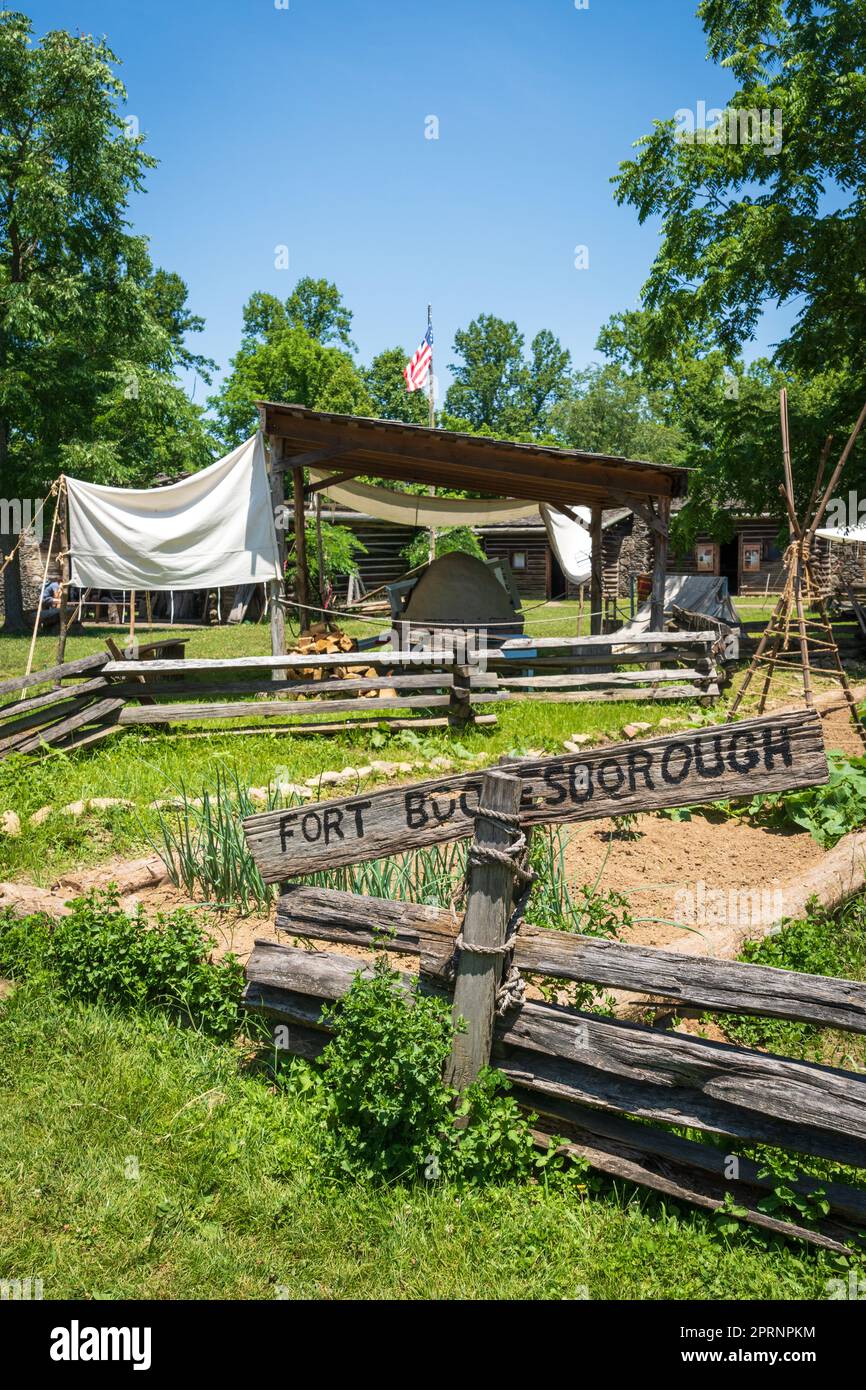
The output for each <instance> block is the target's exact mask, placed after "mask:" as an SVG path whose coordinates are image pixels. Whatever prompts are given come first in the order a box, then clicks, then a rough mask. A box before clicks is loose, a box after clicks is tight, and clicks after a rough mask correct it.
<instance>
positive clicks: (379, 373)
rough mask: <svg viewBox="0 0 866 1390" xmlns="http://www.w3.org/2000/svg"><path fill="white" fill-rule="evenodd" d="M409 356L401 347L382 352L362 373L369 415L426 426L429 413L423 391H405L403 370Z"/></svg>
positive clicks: (386, 349)
mask: <svg viewBox="0 0 866 1390" xmlns="http://www.w3.org/2000/svg"><path fill="white" fill-rule="evenodd" d="M408 361H409V355H408V354H407V353H405V352H404V351H403V349H402V348H401V347H395V348H385V350H384V352H380V353H378V354H377V355H376V356H375V357H374V358H373V360H372V362H371V363H370V365H369V367H367V368H366V370H365V371H364V381H365V383H366V386H367V391H368V393H369V396H370V403H371V408H372V411H373V414H374V415H375V416H376V417H377V418H378V419H380V420H403V421H404V422H405V423H406V424H407V425H426V424H428V423H429V420H430V409H429V406H428V403H427V399H428V398H427V395H426V393H425V392H424V391H407V390H406V379H405V377H404V376H403V368H404V367H405V365H406V363H407V362H408Z"/></svg>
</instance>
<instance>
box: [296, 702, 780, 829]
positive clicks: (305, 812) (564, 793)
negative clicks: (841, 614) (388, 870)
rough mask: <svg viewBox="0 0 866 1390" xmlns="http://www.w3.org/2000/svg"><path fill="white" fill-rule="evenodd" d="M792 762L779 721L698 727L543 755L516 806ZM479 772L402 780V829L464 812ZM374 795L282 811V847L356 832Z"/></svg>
mask: <svg viewBox="0 0 866 1390" xmlns="http://www.w3.org/2000/svg"><path fill="white" fill-rule="evenodd" d="M792 762H793V755H792V751H791V738H790V732H789V730H788V729H787V728H764V729H762V730H760V731H755V730H749V729H743V730H739V729H737V727H736V725H733V726H732V727H731V729H730V731H727V730H726V731H724V732H722V733H717V734H715V735H714V736H713V737H712V738H711V739H710V740H707V739H706V737H704V738H703V739H702V738H701V737H700V736H699V735H694V736H692V737H690V738H679V739H676V740H673V741H671V742H669V743H667V744H666V745H665V746H664V747H660V748H651V747H643V746H638V747H630V748H627V749H625V750H623V751H617V752H614V753H612V754H611V755H610V756H608V757H603V758H602V759H601V760H600V761H598V762H595V763H588V762H568V761H566V760H559V759H551V761H550V763H549V764H548V765H547V766H546V767H544V768H543V769H542V771H541V772H540V774H539V775H538V776H527V775H526V773H525V772H523V770H522V769H521V776H522V777H523V780H524V788H523V795H522V798H521V809H522V811H523V812H524V813H525V817H524V818H525V819H526V820H527V821H531V822H535V823H541V822H544V821H556V820H558V819H560V818H561V817H562V813H563V811H566V813H567V810H568V808H573V807H579V806H586V805H587V803H589V802H592V801H593V799H595V801H596V802H608V801H610V800H614V801H616V800H617V799H620V798H623V797H627V796H630V795H635V794H637V793H640V792H641V791H646V792H648V793H650V794H652V793H655V792H657V791H659V790H660V789H662V788H664V789H667V788H677V787H679V786H681V785H682V784H683V783H684V782H685V781H686V780H687V779H691V778H697V779H699V780H700V781H703V782H706V781H715V780H716V779H717V778H719V777H722V776H723V775H724V774H725V773H726V772H730V773H734V774H737V775H738V776H748V775H749V774H757V775H758V777H760V774H761V773H762V772H771V771H773V770H774V769H776V768H778V767H785V768H787V767H790V766H791V765H792ZM480 790H481V779H480V778H461V779H459V782H455V785H454V787H453V788H451V787H449V786H448V785H447V784H446V785H442V784H440V783H437V784H435V786H434V787H433V788H432V789H428V788H426V787H424V786H423V785H421V786H417V787H407V788H406V789H405V791H404V792H403V793H402V808H403V812H402V820H403V822H404V824H405V828H406V830H408V831H413V830H423V829H425V828H426V827H427V826H430V825H432V824H435V825H440V826H444V825H447V824H448V823H449V822H450V821H452V820H454V818H455V817H458V818H460V819H466V820H469V819H471V818H472V816H473V814H474V812H475V809H476V807H477V805H478V796H479V793H480ZM373 805H374V803H373V801H372V800H371V799H370V798H367V799H364V798H357V799H354V800H349V801H346V802H344V803H342V804H340V805H326V806H323V807H321V808H319V807H308V808H306V809H299V810H297V811H287V812H285V813H284V814H283V815H282V816H281V817H280V823H279V826H280V843H281V848H282V849H283V851H286V850H287V849H288V848H289V845H290V842H291V841H292V840H295V839H297V838H300V839H301V840H302V841H304V842H306V844H309V845H312V844H319V843H321V844H323V845H326V846H327V845H331V844H333V843H335V842H337V841H345V840H346V838H347V836H348V837H350V838H355V839H357V840H363V839H364V837H365V835H366V833H367V828H368V827H367V824H366V821H365V813H366V812H367V811H369V809H370V808H371V806H373ZM597 814H598V815H599V816H604V815H610V814H616V811H615V808H614V809H611V808H610V807H609V806H607V805H605V806H600V807H599V809H598V811H597Z"/></svg>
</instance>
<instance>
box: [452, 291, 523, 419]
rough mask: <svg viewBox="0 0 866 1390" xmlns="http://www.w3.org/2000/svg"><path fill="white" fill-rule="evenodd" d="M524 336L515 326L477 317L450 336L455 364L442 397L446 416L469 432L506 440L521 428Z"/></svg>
mask: <svg viewBox="0 0 866 1390" xmlns="http://www.w3.org/2000/svg"><path fill="white" fill-rule="evenodd" d="M523 345H524V337H523V334H522V333H521V332H520V331H519V329H518V327H517V324H516V323H514V322H513V320H512V321H510V322H506V321H505V320H504V319H499V318H496V317H495V316H494V315H493V314H479V316H478V318H477V319H473V320H472V322H471V323H470V324H469V327H468V328H458V330H457V332H456V333H455V334H454V352H455V353H456V354H457V356H458V359H459V360H458V361H457V362H453V363H452V364H451V372H452V376H453V383H452V385H451V386H450V387H449V388H448V392H447V395H446V397H445V409H446V411H447V412H448V414H449V415H451V416H455V417H457V418H458V419H460V420H466V421H467V422H468V423H469V425H470V426H471V427H472V428H473V429H478V430H490V431H491V432H492V433H494V434H501V435H508V434H511V433H513V432H515V431H516V432H520V431H521V430H523V429H524V427H525V424H526V420H525V401H524V399H523V391H524V384H525V367H524V362H523Z"/></svg>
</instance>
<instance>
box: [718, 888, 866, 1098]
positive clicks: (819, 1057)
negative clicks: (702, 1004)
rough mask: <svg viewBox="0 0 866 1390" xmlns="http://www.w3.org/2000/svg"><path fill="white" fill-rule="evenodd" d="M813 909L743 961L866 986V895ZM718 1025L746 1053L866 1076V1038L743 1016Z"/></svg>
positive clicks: (753, 947)
mask: <svg viewBox="0 0 866 1390" xmlns="http://www.w3.org/2000/svg"><path fill="white" fill-rule="evenodd" d="M809 909H810V910H809V912H808V913H807V915H806V916H805V917H803V918H800V919H799V920H797V921H790V922H786V923H785V925H784V926H783V927H782V929H781V930H780V931H779V932H777V933H775V934H774V935H773V936H767V937H764V938H763V940H760V941H754V942H748V943H747V944H746V946H745V948H744V951H743V953H742V955H741V957H740V959H741V960H744V961H747V962H749V963H751V964H753V965H771V966H774V967H775V968H777V969H781V970H800V971H804V972H805V973H806V974H809V975H827V976H831V977H834V978H837V979H847V980H866V895H863V894H859V895H857V896H855V897H853V898H850V899H849V900H848V902H847V903H845V904H843V906H842V907H841V908H837V909H836V910H834V911H832V912H831V911H829V910H828V909H826V908H824V907H821V906H820V904H818V903H817V902H812V903H810V905H809ZM717 1021H718V1022H719V1023H720V1024H721V1026H722V1027H723V1028H724V1029H725V1031H726V1033H727V1034H728V1035H729V1037H730V1038H731V1039H732V1041H734V1042H738V1043H741V1044H743V1045H744V1046H746V1047H758V1048H763V1049H764V1050H765V1051H767V1052H775V1053H780V1054H782V1055H783V1056H785V1057H796V1058H802V1059H803V1060H805V1061H812V1062H823V1063H827V1064H828V1065H831V1066H837V1067H845V1068H847V1069H849V1070H852V1071H864V1072H866V1037H864V1036H863V1035H862V1034H860V1033H846V1032H841V1031H838V1030H834V1029H828V1028H813V1027H811V1026H810V1025H809V1024H807V1023H794V1022H790V1021H789V1020H787V1019H779V1018H752V1017H746V1016H744V1015H734V1016H733V1017H728V1018H727V1019H722V1018H719V1019H718V1020H717Z"/></svg>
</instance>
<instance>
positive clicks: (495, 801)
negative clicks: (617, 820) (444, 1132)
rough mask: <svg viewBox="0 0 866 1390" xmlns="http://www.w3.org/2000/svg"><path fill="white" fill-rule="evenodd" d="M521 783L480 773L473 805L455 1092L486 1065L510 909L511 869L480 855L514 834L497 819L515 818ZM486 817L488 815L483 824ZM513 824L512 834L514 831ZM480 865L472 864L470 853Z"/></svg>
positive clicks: (450, 1072) (448, 1072)
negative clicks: (461, 1022) (461, 1025)
mask: <svg viewBox="0 0 866 1390" xmlns="http://www.w3.org/2000/svg"><path fill="white" fill-rule="evenodd" d="M521 787H522V784H521V781H520V778H519V777H514V776H512V775H511V774H510V773H507V772H497V771H490V772H485V774H484V779H483V781H482V783H481V795H480V797H479V802H478V819H477V820H476V822H475V838H474V840H473V842H472V847H471V849H470V852H469V853H470V867H469V876H468V884H469V886H468V895H467V900H466V916H465V918H464V920H463V931H462V938H463V941H462V946H463V949H462V950H461V951H460V953H459V956H458V961H457V978H456V980H455V983H454V1010H453V1018H454V1022H455V1024H456V1023H457V1021H458V1019H460V1018H462V1019H464V1020H465V1022H466V1030H465V1032H459V1033H455V1034H454V1041H453V1043H452V1045H451V1056H450V1058H449V1059H448V1065H447V1067H446V1069H445V1080H446V1081H447V1083H448V1084H449V1085H450V1086H454V1087H455V1089H457V1090H458V1091H460V1090H463V1088H464V1087H465V1086H468V1085H470V1083H471V1082H473V1081H474V1080H475V1078H476V1076H477V1075H478V1073H479V1071H480V1070H481V1068H482V1067H485V1066H486V1065H487V1063H488V1061H489V1060H490V1047H491V1043H492V1040H493V1018H494V1013H495V1009H496V991H497V989H498V987H499V982H500V979H501V977H502V964H503V954H502V949H501V948H502V946H503V944H504V942H505V928H506V925H507V922H508V917H509V913H510V910H511V899H512V890H513V882H514V870H513V868H512V867H511V865H510V864H509V863H508V862H507V861H505V862H501V861H499V860H496V859H491V860H489V861H487V862H485V861H484V859H483V855H484V851H485V850H488V849H494V850H496V849H499V850H501V849H502V848H503V847H505V846H506V845H508V844H510V843H511V841H512V840H513V838H514V836H513V832H510V831H509V829H508V827H507V825H503V824H502V823H501V822H500V820H499V817H502V818H503V819H505V818H510V817H516V816H517V812H518V808H519V806H520V795H521ZM485 812H491V813H492V815H491V818H490V819H487V818H486V816H485ZM516 828H517V827H516V824H515V829H516ZM473 850H475V851H479V852H480V853H479V856H478V858H479V860H480V862H475V863H472V862H471V859H472V851H473Z"/></svg>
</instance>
